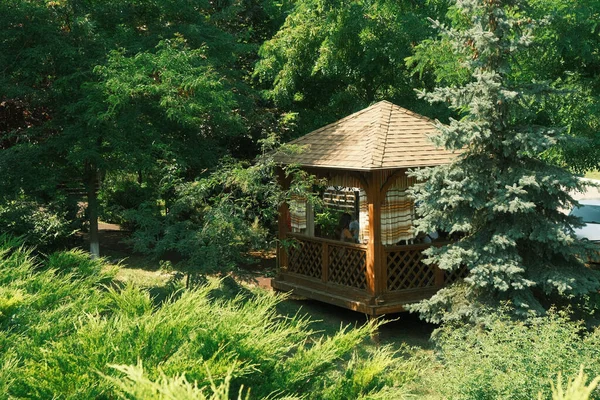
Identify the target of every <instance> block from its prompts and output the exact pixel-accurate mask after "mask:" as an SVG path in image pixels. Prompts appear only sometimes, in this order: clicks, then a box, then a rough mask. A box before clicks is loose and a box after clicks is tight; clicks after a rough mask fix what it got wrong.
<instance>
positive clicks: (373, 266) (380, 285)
mask: <svg viewBox="0 0 600 400" xmlns="http://www.w3.org/2000/svg"><path fill="white" fill-rule="evenodd" d="M381 186H382V182H381V174H380V173H378V172H377V171H374V172H371V173H370V174H369V178H368V189H367V201H368V203H369V243H368V244H367V272H366V274H367V277H366V278H367V292H368V293H369V294H371V295H372V296H378V295H379V294H381V293H383V291H384V290H385V282H381V268H382V265H381V264H382V253H383V246H382V244H381Z"/></svg>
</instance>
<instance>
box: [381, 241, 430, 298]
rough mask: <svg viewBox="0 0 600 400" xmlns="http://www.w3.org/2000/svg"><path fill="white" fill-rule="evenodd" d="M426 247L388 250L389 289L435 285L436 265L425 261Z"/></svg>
mask: <svg viewBox="0 0 600 400" xmlns="http://www.w3.org/2000/svg"><path fill="white" fill-rule="evenodd" d="M424 248H426V246H406V248H394V249H390V250H388V251H386V260H387V290H388V291H396V290H408V289H419V288H429V287H434V286H435V284H436V281H435V267H433V266H429V265H426V264H424V263H423V254H422V251H423V249H424Z"/></svg>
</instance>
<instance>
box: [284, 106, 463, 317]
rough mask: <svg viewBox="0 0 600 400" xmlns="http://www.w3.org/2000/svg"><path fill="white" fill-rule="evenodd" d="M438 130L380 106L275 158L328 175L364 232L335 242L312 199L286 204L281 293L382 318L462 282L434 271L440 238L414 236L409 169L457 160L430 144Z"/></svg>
mask: <svg viewBox="0 0 600 400" xmlns="http://www.w3.org/2000/svg"><path fill="white" fill-rule="evenodd" d="M435 133H436V128H435V124H434V122H433V121H432V120H430V119H428V118H426V117H423V116H421V115H418V114H415V113H413V112H411V111H409V110H406V109H404V108H402V107H399V106H396V105H394V104H392V103H390V102H387V101H381V102H379V103H376V104H374V105H372V106H370V107H368V108H366V109H364V110H362V111H359V112H356V113H354V114H352V115H349V116H348V117H346V118H343V119H341V120H339V121H337V122H334V123H332V124H329V125H327V126H324V127H323V128H320V129H317V130H316V131H313V132H311V133H309V134H307V135H305V136H303V137H301V138H299V139H297V140H295V141H293V142H291V143H290V144H294V145H297V146H302V147H303V149H304V150H303V151H301V152H300V153H299V154H293V155H290V154H284V153H279V154H276V156H275V160H276V162H277V163H279V164H280V165H291V164H293V165H298V166H300V167H301V168H302V169H303V170H305V171H307V172H308V173H311V174H313V175H315V176H316V177H318V178H322V179H326V180H327V185H328V189H327V190H326V191H325V192H324V193H323V196H324V202H325V203H328V204H333V205H335V206H336V207H337V210H339V211H340V212H343V211H346V212H348V213H350V214H354V217H355V218H356V219H357V221H358V225H359V232H358V235H357V236H358V237H357V240H355V241H356V243H347V242H343V241H341V240H339V237H337V238H336V237H331V235H330V236H329V237H327V235H325V234H323V232H322V231H323V229H320V228H319V226H318V224H317V223H316V222H315V210H313V206H312V204H311V203H310V202H307V201H306V200H305V199H303V198H293V199H292V200H291V201H290V202H288V203H286V204H283V205H282V206H281V208H280V213H279V240H280V242H279V243H280V245H279V247H278V254H277V257H278V274H277V276H276V278H274V279H273V281H272V285H273V287H274V288H275V289H277V290H281V291H293V292H294V293H296V294H299V295H302V296H305V297H308V298H312V299H316V300H320V301H323V302H326V303H331V304H335V305H338V306H342V307H346V308H349V309H352V310H355V311H360V312H364V313H366V314H369V315H373V316H375V315H381V314H386V313H393V312H398V311H403V309H404V306H405V305H406V304H408V303H412V302H415V301H419V300H422V299H425V298H428V297H430V296H432V295H433V294H434V293H435V292H436V291H437V290H439V289H440V288H441V287H443V286H444V285H446V284H447V283H449V282H450V281H453V280H455V279H458V278H460V276H456V275H446V274H445V273H444V271H442V270H440V269H438V268H437V267H436V266H429V265H425V264H424V263H423V262H422V258H423V256H422V251H423V250H424V249H426V248H427V247H429V246H432V245H436V240H431V239H430V238H425V240H424V239H423V238H418V237H415V236H414V233H413V230H412V220H413V217H414V207H413V203H412V201H411V200H410V198H409V197H408V194H407V189H408V188H409V187H410V186H411V185H412V184H413V183H414V181H413V178H411V177H408V176H407V171H408V169H410V168H419V167H430V166H436V165H442V164H446V163H448V162H450V160H451V159H452V158H453V157H455V154H452V153H450V152H448V151H446V150H444V149H439V148H436V147H435V146H434V145H433V144H432V143H431V142H430V141H429V139H428V135H430V134H435ZM281 179H283V180H284V181H285V178H283V175H282V178H281ZM283 184H284V186H285V185H289V182H283ZM320 231H321V232H320ZM438 240H440V239H438Z"/></svg>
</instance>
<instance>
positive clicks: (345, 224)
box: [340, 213, 352, 229]
mask: <svg viewBox="0 0 600 400" xmlns="http://www.w3.org/2000/svg"><path fill="white" fill-rule="evenodd" d="M350 221H352V216H350V214H348V213H343V214H342V216H341V217H340V228H341V229H347V228H349V227H350Z"/></svg>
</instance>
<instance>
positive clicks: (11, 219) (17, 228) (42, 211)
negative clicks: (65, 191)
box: [0, 196, 76, 251]
mask: <svg viewBox="0 0 600 400" xmlns="http://www.w3.org/2000/svg"><path fill="white" fill-rule="evenodd" d="M65 209H68V207H66V206H65V203H64V202H62V203H56V204H54V203H52V204H43V203H40V202H38V201H35V200H34V199H30V198H27V197H24V196H22V197H21V198H19V199H16V200H11V201H8V202H5V203H0V226H1V227H2V231H3V233H5V234H11V235H13V236H20V237H22V238H23V240H24V241H25V242H26V243H28V244H29V245H31V246H33V245H35V246H36V247H37V248H38V249H39V250H41V251H47V250H49V249H53V248H54V249H55V248H57V247H58V246H61V245H63V244H65V243H66V240H67V239H68V238H69V237H71V236H72V235H73V234H74V233H75V231H76V225H75V224H74V223H73V222H72V220H71V219H70V218H69V215H68V214H69V212H66V211H59V210H65Z"/></svg>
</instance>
